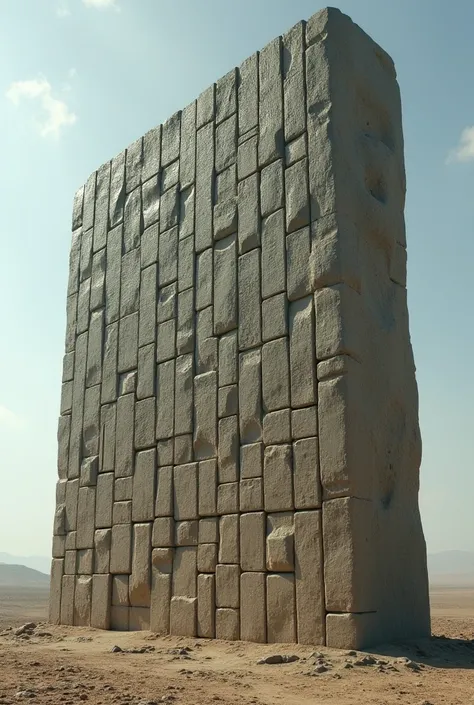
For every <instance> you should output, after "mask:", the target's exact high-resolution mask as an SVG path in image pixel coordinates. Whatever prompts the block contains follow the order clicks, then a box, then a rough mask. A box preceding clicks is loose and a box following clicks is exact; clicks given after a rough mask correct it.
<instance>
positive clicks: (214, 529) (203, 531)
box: [199, 517, 219, 543]
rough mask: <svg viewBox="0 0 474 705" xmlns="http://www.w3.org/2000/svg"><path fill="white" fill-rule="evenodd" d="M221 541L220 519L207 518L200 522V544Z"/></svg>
mask: <svg viewBox="0 0 474 705" xmlns="http://www.w3.org/2000/svg"><path fill="white" fill-rule="evenodd" d="M218 541H219V519H218V518H217V517H206V518H205V519H200V520H199V543H217V542H218Z"/></svg>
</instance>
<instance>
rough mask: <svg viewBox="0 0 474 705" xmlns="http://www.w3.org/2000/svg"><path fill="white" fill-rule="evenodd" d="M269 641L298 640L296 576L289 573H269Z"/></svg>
mask: <svg viewBox="0 0 474 705" xmlns="http://www.w3.org/2000/svg"><path fill="white" fill-rule="evenodd" d="M267 641H268V643H269V644H272V643H273V644H277V643H282V642H283V643H286V644H289V643H293V642H295V641H296V611H295V576H294V575H291V574H289V573H273V574H269V575H267Z"/></svg>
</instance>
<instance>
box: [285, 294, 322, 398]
mask: <svg viewBox="0 0 474 705" xmlns="http://www.w3.org/2000/svg"><path fill="white" fill-rule="evenodd" d="M289 317H290V325H289V328H290V378H291V405H292V407H293V408H297V407H301V406H309V405H310V404H314V403H315V401H316V362H315V358H314V306H313V299H312V297H308V298H306V299H301V300H299V301H294V302H292V303H291V304H290V311H289Z"/></svg>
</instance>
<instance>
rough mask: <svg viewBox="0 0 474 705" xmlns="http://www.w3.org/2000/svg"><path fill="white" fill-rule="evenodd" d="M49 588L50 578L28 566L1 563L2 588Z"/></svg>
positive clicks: (0, 579)
mask: <svg viewBox="0 0 474 705" xmlns="http://www.w3.org/2000/svg"><path fill="white" fill-rule="evenodd" d="M48 586H49V576H48V575H45V573H40V571H39V570H34V569H33V568H27V567H26V565H14V564H7V563H0V587H44V588H47V587H48Z"/></svg>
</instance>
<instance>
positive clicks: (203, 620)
mask: <svg viewBox="0 0 474 705" xmlns="http://www.w3.org/2000/svg"><path fill="white" fill-rule="evenodd" d="M215 582H216V580H215V576H214V575H205V574H201V575H199V576H198V583H197V604H198V607H197V636H199V637H202V638H205V639H213V638H214V636H215V629H216V626H215V614H216V602H215V592H216V588H215Z"/></svg>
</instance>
